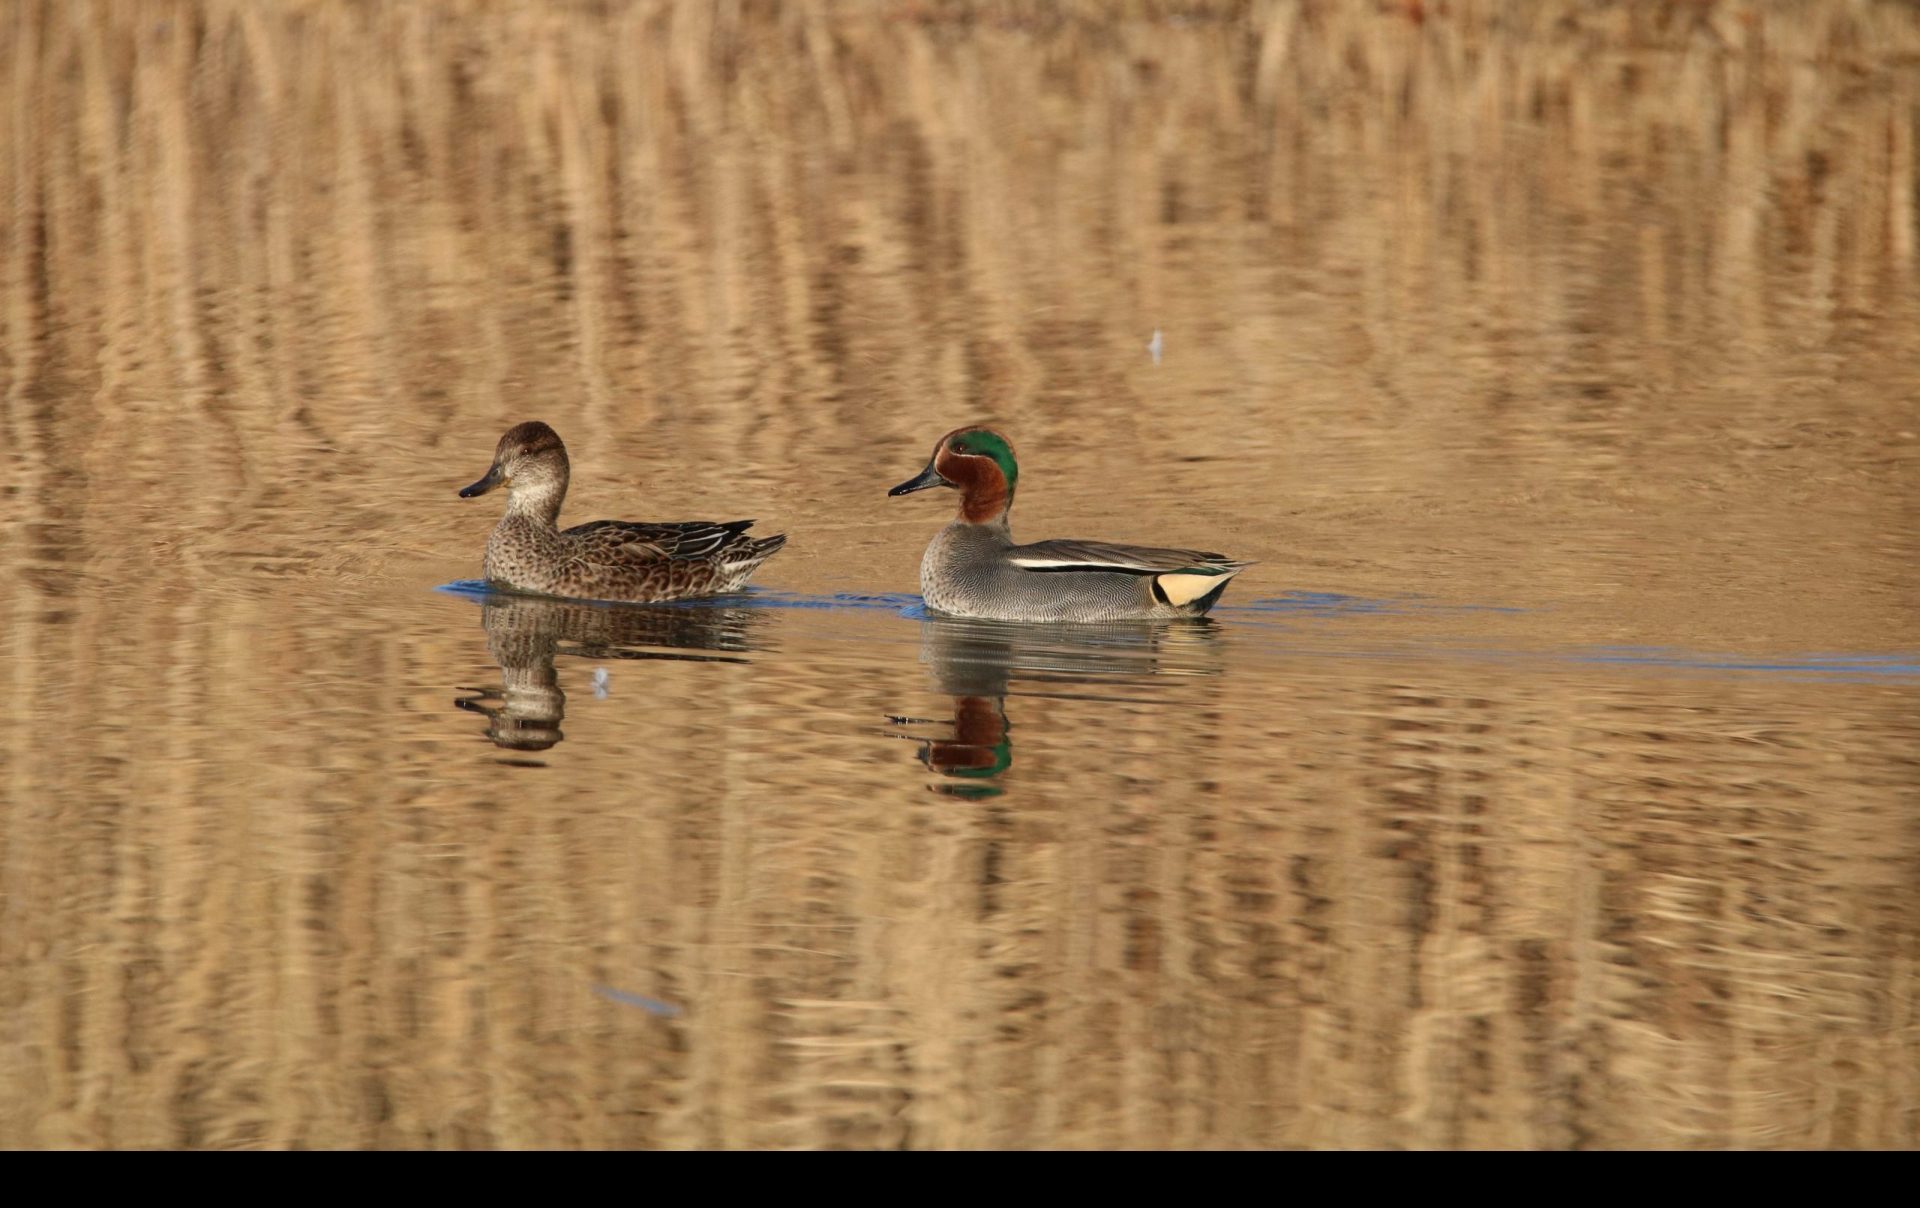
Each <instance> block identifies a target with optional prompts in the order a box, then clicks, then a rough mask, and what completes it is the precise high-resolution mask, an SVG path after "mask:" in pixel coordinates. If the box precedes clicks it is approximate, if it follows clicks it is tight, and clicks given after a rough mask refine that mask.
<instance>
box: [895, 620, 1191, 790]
mask: <svg viewBox="0 0 1920 1208" xmlns="http://www.w3.org/2000/svg"><path fill="white" fill-rule="evenodd" d="M1217 638H1218V633H1217V629H1216V627H1215V625H1214V623H1213V622H1212V621H1210V620H1204V619H1203V620H1196V621H1189V622H1182V623H1178V624H1159V625H1108V626H1080V625H1004V624H996V623H993V622H981V621H965V620H959V619H953V618H944V617H931V618H929V619H927V620H926V621H925V622H924V623H923V624H922V641H921V648H920V659H921V661H922V662H923V663H925V664H927V666H928V667H929V668H930V669H931V670H932V672H933V676H934V680H935V682H936V683H937V684H938V685H939V687H940V690H941V691H942V692H946V693H948V694H950V695H951V696H952V698H953V723H952V725H953V736H952V737H951V738H926V739H919V740H918V741H919V742H920V744H921V749H920V759H921V762H923V763H925V764H926V765H927V766H928V767H929V768H931V769H932V770H934V771H936V772H938V773H940V774H941V775H942V776H945V777H947V778H949V779H948V780H947V781H946V782H943V783H940V784H937V785H935V786H934V787H935V790H936V791H938V792H942V793H946V794H948V795H950V796H957V797H967V798H980V797H990V796H996V795H998V793H999V792H1000V787H999V786H997V785H995V784H993V783H992V782H993V781H994V780H995V779H997V778H998V777H999V776H1000V775H1001V774H1002V773H1004V772H1006V771H1007V769H1008V768H1010V767H1011V766H1012V764H1013V734H1012V730H1013V726H1012V723H1011V722H1010V721H1009V720H1008V719H1007V695H1008V693H1009V692H1010V691H1011V690H1012V688H1013V684H1014V682H1015V681H1016V680H1019V681H1021V682H1022V683H1023V685H1024V688H1023V691H1024V692H1025V693H1028V694H1035V695H1043V696H1044V695H1064V696H1068V697H1075V698H1079V699H1086V700H1097V699H1102V698H1103V697H1104V698H1105V699H1110V700H1115V701H1116V702H1117V703H1127V702H1129V701H1146V702H1150V701H1151V700H1152V697H1151V696H1150V695H1145V694H1139V693H1137V692H1136V694H1135V695H1133V696H1128V695H1125V693H1126V691H1127V690H1128V689H1129V688H1135V689H1137V688H1138V687H1139V686H1141V685H1143V684H1145V683H1147V682H1148V677H1150V676H1153V675H1163V674H1164V675H1182V676H1193V675H1218V674H1219V666H1218V663H1217V658H1218V655H1219V651H1218V649H1217V648H1216V647H1215V645H1214V643H1215V642H1216V641H1217ZM1113 692H1120V693H1122V695H1120V696H1117V697H1113V696H1109V695H1107V694H1109V693H1113ZM893 720H894V721H896V722H901V721H907V720H909V719H906V718H899V717H895V718H893ZM1096 741H1097V739H1096Z"/></svg>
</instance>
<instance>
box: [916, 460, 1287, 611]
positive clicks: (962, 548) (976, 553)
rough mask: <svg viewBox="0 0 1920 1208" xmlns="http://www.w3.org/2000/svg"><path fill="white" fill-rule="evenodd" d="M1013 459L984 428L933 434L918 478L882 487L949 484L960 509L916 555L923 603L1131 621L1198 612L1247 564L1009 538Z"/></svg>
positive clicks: (1194, 553) (1184, 553)
mask: <svg viewBox="0 0 1920 1208" xmlns="http://www.w3.org/2000/svg"><path fill="white" fill-rule="evenodd" d="M1019 477H1020V467H1019V465H1018V463H1016V462H1015V461H1014V457H1013V446H1012V445H1011V444H1009V443H1008V441H1007V438H1006V437H1004V436H1001V435H1000V434H999V433H998V432H993V431H991V430H989V429H986V428H978V427H976V428H959V429H956V430H955V431H952V432H949V433H947V434H946V435H945V436H943V437H941V438H940V443H939V444H937V445H935V446H934V448H933V459H932V460H931V461H929V462H928V463H927V468H926V469H925V470H922V471H921V472H920V475H919V477H917V478H911V479H908V480H907V481H906V482H903V483H901V484H900V485H899V486H897V487H895V488H893V489H892V490H891V491H888V492H887V494H888V495H906V494H909V493H910V492H913V491H923V490H925V489H927V488H928V487H957V488H959V490H960V516H959V518H958V519H957V520H955V521H954V522H953V523H952V524H949V525H948V526H947V527H946V528H943V529H941V530H940V532H939V533H938V534H937V535H936V536H935V537H934V539H933V544H931V545H929V546H927V553H926V557H924V558H922V559H921V561H920V592H921V594H922V595H924V596H925V597H926V601H927V606H928V607H929V608H933V609H936V610H937V611H940V612H944V613H948V614H950V615H953V616H959V617H981V618H985V619H989V620H998V621H1133V620H1152V619H1158V618H1165V617H1197V616H1200V615H1201V614H1202V613H1204V612H1206V611H1207V610H1208V609H1209V608H1212V607H1213V606H1214V604H1215V602H1217V601H1218V600H1219V599H1220V593H1221V592H1223V591H1225V590H1226V587H1227V582H1228V580H1230V579H1232V578H1233V577H1234V576H1235V575H1237V574H1239V573H1240V572H1241V571H1243V570H1245V569H1246V568H1247V567H1249V566H1252V565H1253V563H1251V562H1235V561H1233V560H1232V559H1229V558H1226V557H1223V556H1222V555H1220V554H1209V553H1204V552H1202V551H1200V550H1191V549H1149V548H1146V547H1143V546H1138V545H1109V544H1107V543H1105V542H1103V541H1036V542H1034V543H1033V544H1032V545H1015V544H1014V543H1013V534H1012V533H1011V532H1010V531H1009V530H1008V527H1007V510H1008V509H1009V508H1011V507H1012V506H1013V488H1014V484H1015V483H1016V482H1017V481H1018V480H1019Z"/></svg>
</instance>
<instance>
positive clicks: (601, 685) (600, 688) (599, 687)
mask: <svg viewBox="0 0 1920 1208" xmlns="http://www.w3.org/2000/svg"><path fill="white" fill-rule="evenodd" d="M593 698H594V699H595V700H605V699H607V669H606V668H605V667H595V668H594V669H593Z"/></svg>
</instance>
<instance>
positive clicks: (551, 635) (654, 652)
mask: <svg viewBox="0 0 1920 1208" xmlns="http://www.w3.org/2000/svg"><path fill="white" fill-rule="evenodd" d="M759 620H760V617H759V615H758V614H757V613H756V612H755V611H754V610H753V609H750V608H728V607H725V606H722V605H710V604H668V605H645V604H588V603H579V602H575V601H570V600H548V599H540V598H537V597H529V596H514V595H507V594H499V593H495V594H489V595H487V596H486V597H484V599H483V600H482V603H481V615H480V623H481V624H482V625H483V626H484V627H485V628H486V631H487V653H488V654H490V655H491V656H492V657H493V661H494V662H496V663H498V664H500V674H501V676H502V679H503V683H502V685H501V686H500V687H499V688H498V689H492V688H470V689H466V691H469V692H472V693H474V695H472V696H466V697H461V698H459V699H457V700H455V701H454V702H453V703H454V704H455V705H457V706H458V707H460V708H462V709H466V710H468V711H470V712H473V713H478V714H480V715H482V716H483V717H485V718H486V719H487V737H488V738H490V739H492V740H493V742H494V743H495V744H496V745H498V746H501V747H505V748H506V749H508V750H511V751H544V750H546V749H547V748H549V747H551V746H553V745H554V744H556V743H558V742H559V741H560V740H561V739H562V738H564V737H565V735H564V734H562V733H561V731H560V722H561V720H562V718H564V717H565V716H566V710H567V694H566V693H565V692H563V691H561V689H560V674H559V672H558V670H556V669H555V667H554V659H555V658H556V657H557V656H560V655H565V656H567V657H569V658H582V659H593V660H596V661H612V660H616V659H677V660H683V661H692V662H719V663H744V662H746V661H748V660H747V659H746V657H745V655H746V654H747V653H748V652H749V651H751V650H753V649H755V647H754V645H753V641H752V632H753V629H754V626H755V625H756V624H757V623H758V622H759ZM694 651H710V652H714V653H692V652H694ZM610 682H611V681H610V677H607V676H604V675H598V674H597V675H596V676H595V677H594V683H595V694H596V695H601V694H603V692H604V691H605V690H606V686H607V685H608V684H609V683H610ZM613 690H615V691H617V690H618V689H617V686H615V687H614V689H613Z"/></svg>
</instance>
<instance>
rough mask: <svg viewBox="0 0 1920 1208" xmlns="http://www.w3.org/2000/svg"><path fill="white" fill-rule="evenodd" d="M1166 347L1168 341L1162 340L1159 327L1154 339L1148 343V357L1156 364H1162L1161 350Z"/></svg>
mask: <svg viewBox="0 0 1920 1208" xmlns="http://www.w3.org/2000/svg"><path fill="white" fill-rule="evenodd" d="M1166 346H1167V345H1166V341H1164V340H1162V339H1161V338H1160V329H1159V328H1158V327H1156V328H1154V329H1153V338H1152V339H1151V340H1148V341H1147V355H1148V356H1150V357H1152V358H1153V363H1154V364H1156V365H1158V364H1159V363H1160V350H1161V349H1163V348H1165V347H1166Z"/></svg>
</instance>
